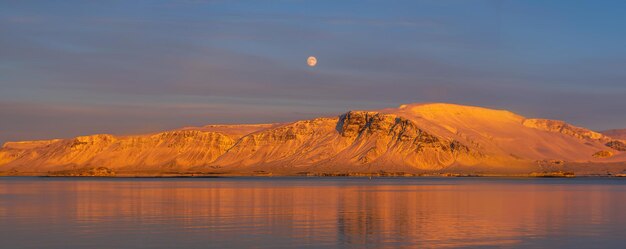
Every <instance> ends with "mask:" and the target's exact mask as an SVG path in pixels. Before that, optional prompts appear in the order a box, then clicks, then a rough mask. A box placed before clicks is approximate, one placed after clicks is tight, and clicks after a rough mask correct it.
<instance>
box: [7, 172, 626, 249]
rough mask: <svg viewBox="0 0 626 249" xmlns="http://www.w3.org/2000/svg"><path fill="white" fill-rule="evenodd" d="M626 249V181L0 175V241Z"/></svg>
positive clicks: (33, 244)
mask: <svg viewBox="0 0 626 249" xmlns="http://www.w3.org/2000/svg"><path fill="white" fill-rule="evenodd" d="M415 247H419V248H433V247H437V248H439V247H441V248H458V247H461V248H473V247H498V248H499V247H504V248H626V179H623V178H622V179H617V178H604V179H594V178H576V179H502V178H374V179H371V180H370V179H367V178H194V179H188V178H171V179H109V178H36V177H33V178H28V177H25V178H0V248H415Z"/></svg>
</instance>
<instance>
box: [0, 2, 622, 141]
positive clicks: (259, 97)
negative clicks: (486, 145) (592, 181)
mask: <svg viewBox="0 0 626 249" xmlns="http://www.w3.org/2000/svg"><path fill="white" fill-rule="evenodd" d="M624 10H626V2H624V1H459V0H455V1H452V0H451V1H435V0H432V1H296V0H285V1H235V0H229V1H226V0H207V1H201V0H197V1H193V0H188V1H11V0H6V1H2V2H0V89H2V90H1V91H0V142H2V141H8V140H23V139H44V138H54V137H71V136H76V135H84V134H91V133H113V134H128V133H141V132H150V131H158V130H162V129H171V128H177V127H182V126H200V125H204V124H209V123H258V122H277V121H291V120H297V119H303V118H312V117H316V116H320V115H335V114H339V113H342V112H345V111H347V110H350V109H378V108H385V107H393V106H397V105H399V104H402V103H413V102H452V103H458V104H468V105H479V106H486V107H491V108H499V109H508V110H511V111H514V112H517V113H520V114H522V115H525V116H529V117H545V118H553V119H562V120H566V121H568V122H571V123H574V124H576V125H581V126H586V127H590V128H593V129H596V130H603V129H609V128H626V101H624V100H625V98H624V96H626V70H625V69H626V46H625V45H624V44H626V28H624V24H626V16H625V15H623V12H624ZM309 55H315V56H317V57H318V60H319V63H318V66H317V67H315V68H309V67H307V66H306V63H305V62H306V57H307V56H309Z"/></svg>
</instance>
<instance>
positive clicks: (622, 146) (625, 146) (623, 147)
mask: <svg viewBox="0 0 626 249" xmlns="http://www.w3.org/2000/svg"><path fill="white" fill-rule="evenodd" d="M606 146H607V147H609V148H612V149H614V150H617V151H626V143H625V142H622V141H617V140H613V141H610V142H608V143H606Z"/></svg>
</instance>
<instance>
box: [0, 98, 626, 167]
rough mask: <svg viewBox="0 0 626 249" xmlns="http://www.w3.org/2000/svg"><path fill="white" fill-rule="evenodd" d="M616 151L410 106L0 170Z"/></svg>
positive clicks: (508, 122) (226, 129) (51, 153)
mask: <svg viewBox="0 0 626 249" xmlns="http://www.w3.org/2000/svg"><path fill="white" fill-rule="evenodd" d="M624 147H625V146H624V143H622V142H621V141H619V140H615V139H612V138H610V137H608V136H605V135H602V134H599V133H596V132H593V131H590V130H587V129H584V128H580V127H575V126H572V125H569V124H567V123H565V122H562V121H553V120H541V119H526V118H524V117H521V116H519V115H515V114H513V113H511V112H507V111H499V110H490V109H485V108H479V107H468V106H458V105H450V104H414V105H405V106H402V107H400V108H398V109H385V110H381V111H350V112H347V113H345V114H342V115H340V116H338V117H324V118H316V119H311V120H302V121H297V122H293V123H287V124H270V125H211V126H205V127H199V128H193V127H191V128H184V129H181V130H175V131H167V132H162V133H156V134H149V135H138V136H123V137H119V136H112V135H92V136H81V137H76V138H74V139H56V140H47V141H31V142H28V141H27V142H9V143H6V144H5V145H4V146H3V147H2V149H0V172H5V173H6V172H10V173H11V174H27V173H33V174H37V173H46V174H47V173H52V174H66V175H89V174H92V175H115V174H116V173H124V172H133V173H134V174H143V173H167V172H172V173H177V172H178V173H181V172H220V173H231V174H237V173H243V172H265V173H280V174H294V173H298V172H314V173H327V172H330V173H342V172H344V173H345V172H348V173H358V172H380V171H386V172H443V171H446V170H452V169H454V170H455V171H463V169H468V170H469V169H472V170H476V169H477V168H479V169H480V170H481V171H482V172H489V171H503V170H507V169H509V168H517V170H520V169H521V170H525V169H527V170H529V171H531V170H534V169H535V168H534V167H544V166H545V165H544V164H537V163H536V162H552V161H558V162H592V163H620V162H626V153H624ZM59 172H61V173H59ZM118 175H119V174H118Z"/></svg>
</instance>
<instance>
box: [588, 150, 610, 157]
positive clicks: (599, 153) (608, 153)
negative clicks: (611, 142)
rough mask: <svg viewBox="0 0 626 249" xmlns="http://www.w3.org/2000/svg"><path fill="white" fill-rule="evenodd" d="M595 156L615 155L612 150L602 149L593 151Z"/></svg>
mask: <svg viewBox="0 0 626 249" xmlns="http://www.w3.org/2000/svg"><path fill="white" fill-rule="evenodd" d="M592 156H593V157H594V158H609V157H612V156H613V152H610V151H608V150H601V151H598V152H596V153H593V155H592Z"/></svg>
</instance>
